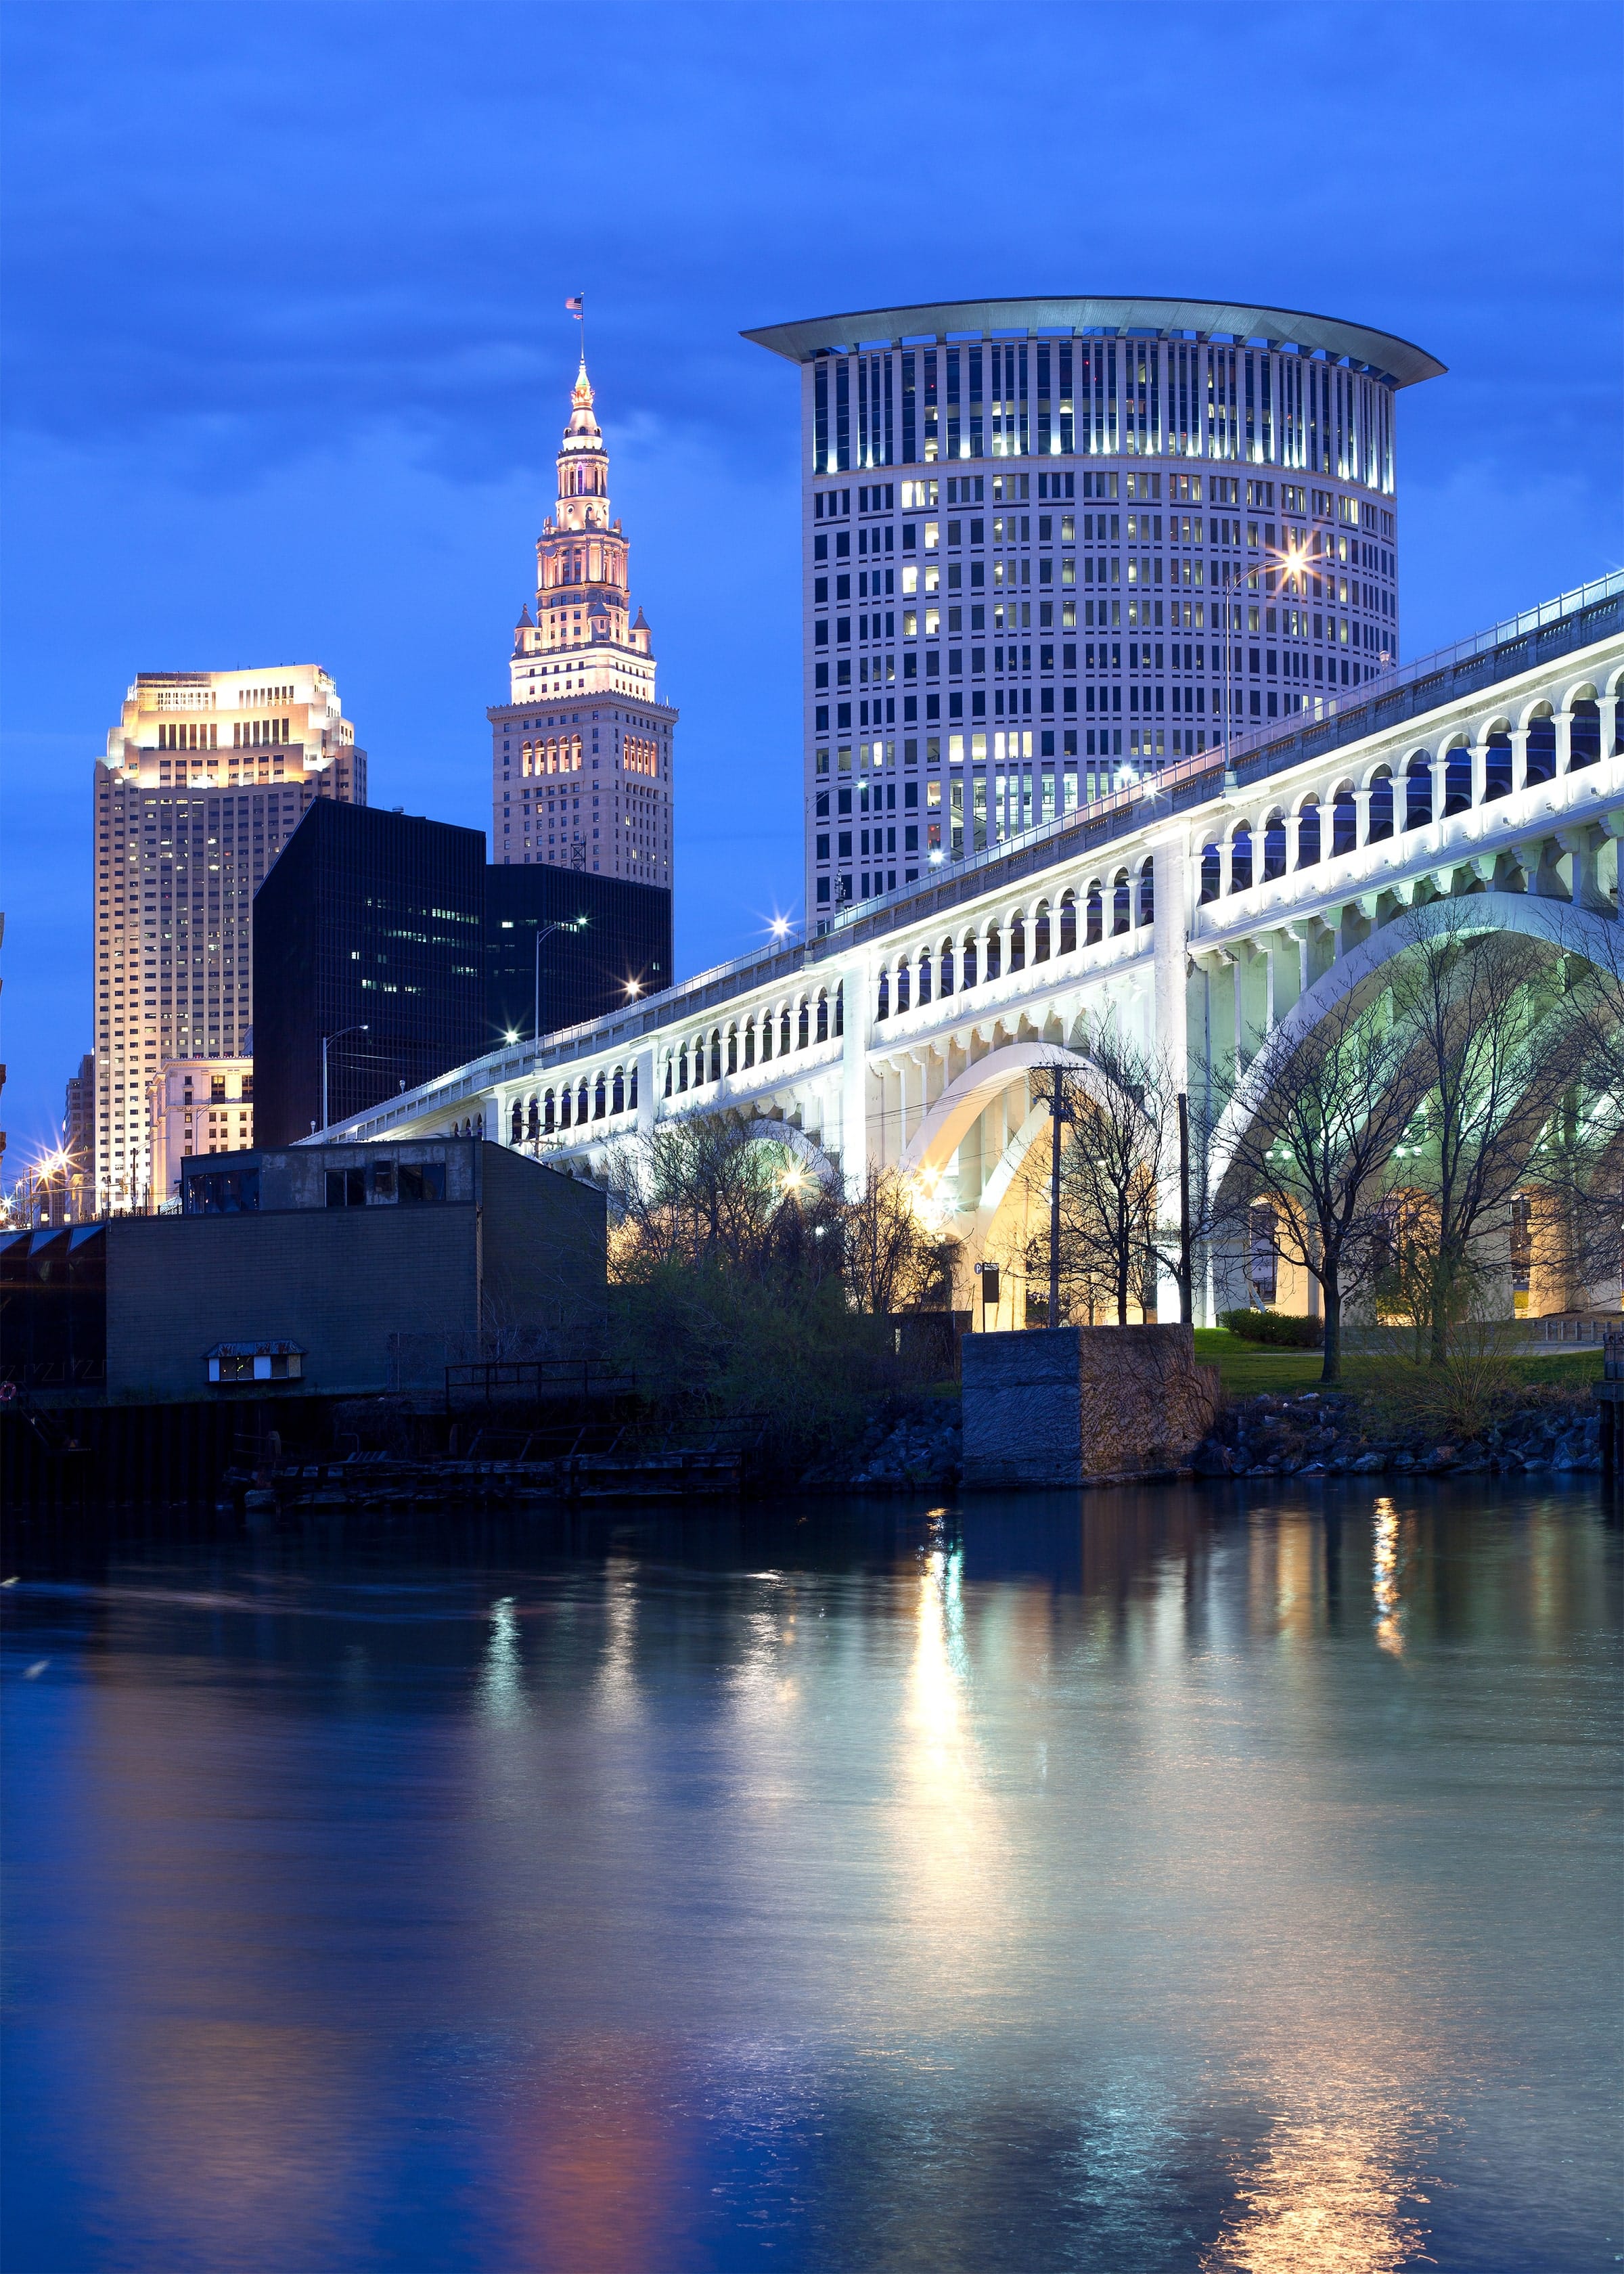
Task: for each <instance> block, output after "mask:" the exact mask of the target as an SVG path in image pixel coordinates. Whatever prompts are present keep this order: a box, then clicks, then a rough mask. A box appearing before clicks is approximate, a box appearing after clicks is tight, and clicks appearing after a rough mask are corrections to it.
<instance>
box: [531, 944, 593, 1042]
mask: <svg viewBox="0 0 1624 2274" xmlns="http://www.w3.org/2000/svg"><path fill="white" fill-rule="evenodd" d="M586 926H587V918H586V917H585V916H560V918H559V919H558V921H557V922H555V923H549V924H540V925H538V927H537V931H536V1047H537V1048H538V1050H539V1049H540V1047H541V943H542V941H543V940H544V939H551V938H552V937H553V933H554V932H555V931H584V930H586Z"/></svg>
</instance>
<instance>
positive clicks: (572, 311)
mask: <svg viewBox="0 0 1624 2274" xmlns="http://www.w3.org/2000/svg"><path fill="white" fill-rule="evenodd" d="M564 310H565V313H566V314H567V315H571V316H573V317H574V318H575V321H576V322H577V323H581V322H583V321H584V320H585V317H586V305H585V297H584V295H583V294H582V293H580V292H577V293H575V295H574V297H572V298H570V299H568V300H566V301H565V303H564Z"/></svg>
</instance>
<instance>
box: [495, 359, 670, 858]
mask: <svg viewBox="0 0 1624 2274" xmlns="http://www.w3.org/2000/svg"><path fill="white" fill-rule="evenodd" d="M592 400H593V398H592V385H591V381H590V380H589V379H588V377H587V374H586V359H585V357H584V355H583V358H582V362H581V370H580V373H579V374H578V376H577V378H576V380H575V388H574V392H573V394H572V395H571V397H570V410H569V424H568V426H567V427H566V428H565V430H564V440H563V444H562V447H561V448H560V451H559V454H558V503H557V505H556V506H555V507H554V508H553V517H552V519H551V520H549V521H547V522H546V523H544V525H543V528H542V532H541V535H540V536H539V537H538V538H537V540H536V599H535V614H533V615H532V614H531V613H530V607H529V606H525V607H524V608H523V609H522V610H521V611H520V614H519V621H518V625H517V628H516V629H515V633H514V640H513V656H512V660H511V662H510V664H509V666H508V670H509V679H510V694H509V699H508V702H506V703H504V704H499V705H497V706H496V707H495V708H493V709H492V710H491V711H489V712H487V713H486V716H487V717H488V718H489V719H490V721H491V729H492V742H491V858H492V861H493V862H496V863H497V864H498V865H499V866H507V867H515V868H516V867H520V866H524V867H532V866H536V867H552V868H563V869H575V870H584V871H585V872H587V873H588V874H590V875H592V876H604V877H622V878H625V879H627V880H628V881H630V882H632V883H635V884H642V885H658V886H660V887H662V888H663V889H665V891H669V890H670V888H671V882H672V847H671V827H672V794H671V791H672V743H673V735H674V733H675V728H676V723H677V714H676V712H674V711H673V709H672V708H671V707H670V705H669V704H663V703H661V702H659V701H658V699H657V697H656V693H655V681H654V653H653V640H652V635H651V634H650V630H649V627H648V624H647V622H646V621H645V620H644V617H643V611H642V609H641V608H639V609H638V611H637V613H636V616H635V619H634V617H633V615H632V613H631V598H630V592H629V588H628V581H627V555H628V544H627V540H626V538H625V536H624V534H623V533H622V531H621V528H620V523H619V522H618V521H615V520H613V519H612V518H611V517H610V509H609V453H608V451H607V450H606V449H605V448H604V438H603V433H602V430H601V429H600V427H599V426H598V419H597V417H596V415H595V414H594V411H593V409H592Z"/></svg>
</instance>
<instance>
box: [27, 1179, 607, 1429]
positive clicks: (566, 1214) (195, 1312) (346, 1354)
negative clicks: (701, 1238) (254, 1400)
mask: <svg viewBox="0 0 1624 2274" xmlns="http://www.w3.org/2000/svg"><path fill="white" fill-rule="evenodd" d="M181 1182H182V1207H181V1209H180V1211H179V1212H178V1213H177V1214H173V1215H168V1216H124V1217H115V1218H113V1219H112V1220H111V1221H110V1222H108V1223H105V1224H91V1225H86V1226H85V1227H83V1228H82V1229H81V1230H77V1231H57V1232H49V1233H48V1232H41V1231H33V1232H29V1231H23V1232H19V1233H16V1234H14V1235H12V1236H11V1238H10V1239H4V1240H3V1241H0V1375H4V1378H6V1379H8V1380H10V1381H12V1382H18V1383H19V1384H20V1385H22V1386H24V1387H26V1388H29V1389H41V1390H78V1391H79V1392H81V1393H83V1394H87V1395H92V1396H96V1395H104V1396H105V1397H108V1398H109V1399H127V1400H132V1401H133V1400H153V1401H160V1400H166V1399H179V1398H191V1399H196V1398H207V1397H230V1396H232V1395H233V1394H235V1393H238V1392H241V1391H244V1390H247V1391H249V1392H252V1391H253V1390H254V1389H255V1388H256V1386H257V1388H258V1390H259V1394H261V1395H262V1394H263V1393H264V1391H265V1389H266V1387H267V1384H269V1385H273V1386H274V1387H275V1388H277V1389H279V1390H280V1391H282V1392H283V1393H285V1394H286V1395H288V1396H290V1397H299V1396H318V1395H333V1394H338V1395H344V1396H362V1395H367V1394H370V1393H372V1392H377V1391H382V1390H387V1389H409V1390H410V1389H417V1390H422V1391H425V1392H433V1391H436V1390H439V1389H443V1387H444V1382H445V1373H444V1369H445V1367H447V1365H451V1364H455V1363H457V1362H459V1361H461V1360H467V1359H480V1358H482V1357H499V1358H520V1357H538V1358H558V1359H601V1357H602V1355H603V1350H604V1337H605V1323H606V1310H605V1305H606V1295H605V1238H606V1225H605V1200H604V1195H603V1194H602V1193H601V1192H598V1191H595V1190H593V1189H592V1188H591V1187H590V1186H586V1185H583V1184H581V1183H579V1182H577V1181H576V1180H575V1179H574V1178H570V1177H568V1176H566V1175H560V1173H558V1172H557V1171H554V1170H551V1169H547V1168H544V1167H542V1166H541V1165H539V1164H538V1163H536V1162H533V1161H527V1160H525V1159H523V1157H521V1156H519V1155H516V1154H515V1153H513V1152H510V1151H508V1150H506V1149H505V1148H501V1147H500V1146H496V1145H486V1144H484V1143H481V1142H480V1141H478V1140H477V1139H462V1140H458V1139H455V1138H449V1139H442V1140H440V1141H437V1142H434V1143H430V1144H421V1143H409V1144H404V1145H381V1146H380V1145H365V1146H363V1145H342V1146H312V1147H306V1148H301V1149H299V1150H297V1151H281V1150H275V1149H267V1148H259V1149H257V1150H255V1151H252V1152H247V1153H239V1154H236V1155H232V1156H228V1157H217V1158H215V1159H214V1160H209V1159H207V1158H203V1159H193V1160H192V1161H190V1162H186V1163H183V1166H182V1170H181Z"/></svg>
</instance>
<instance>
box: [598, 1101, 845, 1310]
mask: <svg viewBox="0 0 1624 2274" xmlns="http://www.w3.org/2000/svg"><path fill="white" fill-rule="evenodd" d="M610 1201H611V1207H612V1209H613V1216H614V1229H613V1235H612V1238H611V1242H610V1270H611V1276H613V1277H614V1278H616V1279H619V1280H622V1281H630V1280H637V1279H643V1278H646V1277H648V1276H650V1274H651V1273H652V1272H654V1271H656V1270H658V1269H661V1268H662V1267H664V1266H666V1265H671V1264H677V1265H683V1266H686V1267H687V1268H688V1269H695V1270H703V1269H720V1270H726V1271H727V1272H730V1273H731V1274H733V1276H736V1277H741V1278H749V1279H755V1280H763V1279H767V1278H771V1277H778V1276H790V1277H794V1276H805V1275H807V1274H808V1273H809V1274H810V1275H811V1276H815V1277H822V1276H827V1275H828V1274H830V1273H831V1272H833V1271H835V1270H838V1268H839V1261H840V1215H839V1207H838V1202H837V1201H835V1199H834V1198H833V1196H832V1195H831V1193H829V1192H828V1190H827V1189H826V1187H825V1186H823V1182H822V1181H821V1179H820V1178H817V1177H816V1176H814V1175H813V1174H811V1172H810V1171H808V1170H807V1169H806V1168H805V1167H804V1166H803V1164H802V1163H801V1162H800V1160H799V1159H798V1158H797V1157H796V1156H795V1154H794V1153H793V1150H792V1148H790V1147H789V1146H788V1145H786V1144H778V1143H774V1142H773V1141H771V1140H770V1139H763V1138H762V1137H761V1136H760V1135H759V1133H757V1132H756V1131H755V1130H741V1128H739V1127H738V1126H737V1125H736V1124H730V1123H727V1122H725V1121H721V1120H716V1119H711V1118H699V1117H695V1118H693V1119H692V1120H680V1121H670V1122H665V1123H662V1124H661V1125H660V1126H658V1127H657V1128H655V1129H653V1130H652V1131H650V1132H649V1133H648V1134H646V1135H645V1136H643V1137H642V1138H640V1139H638V1140H637V1141H636V1142H635V1144H633V1145H631V1146H628V1147H627V1148H623V1149H622V1150H621V1152H620V1154H619V1155H618V1156H617V1158H616V1163H615V1166H614V1170H613V1173H612V1181H611V1186H610Z"/></svg>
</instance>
